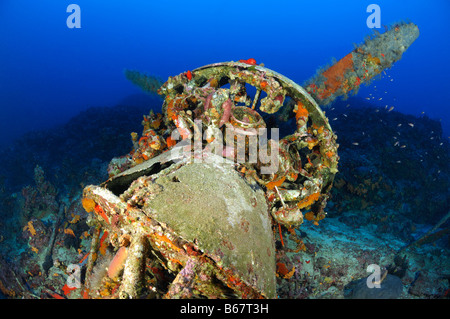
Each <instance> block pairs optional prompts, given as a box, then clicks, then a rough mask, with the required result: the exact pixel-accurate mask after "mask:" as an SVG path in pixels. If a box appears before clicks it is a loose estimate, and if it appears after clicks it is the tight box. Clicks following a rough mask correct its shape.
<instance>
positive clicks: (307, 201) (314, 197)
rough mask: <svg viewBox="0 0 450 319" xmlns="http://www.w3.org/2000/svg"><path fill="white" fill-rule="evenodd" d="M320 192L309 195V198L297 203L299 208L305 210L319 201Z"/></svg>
mask: <svg viewBox="0 0 450 319" xmlns="http://www.w3.org/2000/svg"><path fill="white" fill-rule="evenodd" d="M319 196H320V192H317V193H314V194H311V195H309V196H308V197H306V198H304V199H302V200H301V201H299V202H298V203H297V206H298V208H305V207H308V206H310V205H312V204H313V203H314V202H315V201H317V200H318V199H319Z"/></svg>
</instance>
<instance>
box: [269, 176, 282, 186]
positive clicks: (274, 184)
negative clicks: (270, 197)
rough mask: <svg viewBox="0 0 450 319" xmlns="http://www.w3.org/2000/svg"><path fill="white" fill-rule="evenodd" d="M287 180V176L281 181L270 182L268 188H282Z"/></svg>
mask: <svg viewBox="0 0 450 319" xmlns="http://www.w3.org/2000/svg"><path fill="white" fill-rule="evenodd" d="M285 179H286V176H283V177H282V178H280V179H279V180H276V181H271V182H268V183H267V184H266V187H267V189H274V188H275V187H277V186H280V185H281V184H283V182H284V180H285Z"/></svg>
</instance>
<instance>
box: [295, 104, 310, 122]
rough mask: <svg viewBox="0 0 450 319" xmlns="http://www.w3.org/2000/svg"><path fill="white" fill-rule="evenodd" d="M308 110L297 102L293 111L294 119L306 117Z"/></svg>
mask: <svg viewBox="0 0 450 319" xmlns="http://www.w3.org/2000/svg"><path fill="white" fill-rule="evenodd" d="M308 114H309V112H308V110H307V109H306V107H304V106H303V103H302V102H300V101H299V102H298V103H297V111H296V112H295V119H296V120H297V121H298V119H299V118H301V117H308Z"/></svg>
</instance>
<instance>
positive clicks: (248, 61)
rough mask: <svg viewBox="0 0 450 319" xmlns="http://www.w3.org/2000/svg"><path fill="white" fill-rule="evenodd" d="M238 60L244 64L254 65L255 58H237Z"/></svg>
mask: <svg viewBox="0 0 450 319" xmlns="http://www.w3.org/2000/svg"><path fill="white" fill-rule="evenodd" d="M239 62H241V63H245V64H250V65H256V60H255V59H252V58H250V59H248V60H239Z"/></svg>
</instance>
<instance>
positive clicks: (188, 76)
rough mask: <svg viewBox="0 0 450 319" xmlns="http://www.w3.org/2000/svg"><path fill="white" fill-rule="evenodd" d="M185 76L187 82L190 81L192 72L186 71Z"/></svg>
mask: <svg viewBox="0 0 450 319" xmlns="http://www.w3.org/2000/svg"><path fill="white" fill-rule="evenodd" d="M186 76H187V78H188V80H189V81H190V80H192V72H191V71H189V70H188V71H187V72H186Z"/></svg>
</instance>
